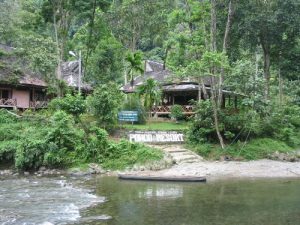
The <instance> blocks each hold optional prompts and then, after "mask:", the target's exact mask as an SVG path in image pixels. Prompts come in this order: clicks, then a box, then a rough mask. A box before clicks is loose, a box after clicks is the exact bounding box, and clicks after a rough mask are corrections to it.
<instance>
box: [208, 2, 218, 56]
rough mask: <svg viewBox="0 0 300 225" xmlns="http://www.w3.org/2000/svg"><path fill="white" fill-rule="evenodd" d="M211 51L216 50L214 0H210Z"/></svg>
mask: <svg viewBox="0 0 300 225" xmlns="http://www.w3.org/2000/svg"><path fill="white" fill-rule="evenodd" d="M210 32H211V51H212V52H216V51H217V15H216V0H211V24H210Z"/></svg>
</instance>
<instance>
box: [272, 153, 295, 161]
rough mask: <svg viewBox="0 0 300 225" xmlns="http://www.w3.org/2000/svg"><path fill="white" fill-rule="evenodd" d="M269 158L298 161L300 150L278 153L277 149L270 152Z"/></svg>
mask: <svg viewBox="0 0 300 225" xmlns="http://www.w3.org/2000/svg"><path fill="white" fill-rule="evenodd" d="M268 158H269V159H272V160H277V161H286V162H300V152H290V153H280V152H278V151H276V152H274V153H272V154H270V155H269V156H268Z"/></svg>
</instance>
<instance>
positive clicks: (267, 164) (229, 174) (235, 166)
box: [134, 146, 300, 179]
mask: <svg viewBox="0 0 300 225" xmlns="http://www.w3.org/2000/svg"><path fill="white" fill-rule="evenodd" d="M159 148H160V149H162V150H163V151H165V152H166V153H167V154H170V155H171V157H172V158H173V159H174V161H175V163H176V164H175V165H173V166H172V167H171V168H169V169H164V170H160V171H142V172H134V173H135V174H139V175H149V176H204V177H206V178H207V179H226V178H300V162H282V161H273V160H268V159H263V160H256V161H248V162H237V161H206V160H204V159H202V158H201V157H199V156H197V155H196V154H195V153H193V152H191V151H189V150H187V149H185V148H184V147H183V146H165V147H162V146H161V147H159Z"/></svg>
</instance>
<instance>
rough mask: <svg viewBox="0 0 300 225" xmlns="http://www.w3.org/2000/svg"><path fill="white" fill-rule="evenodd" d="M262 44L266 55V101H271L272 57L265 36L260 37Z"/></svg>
mask: <svg viewBox="0 0 300 225" xmlns="http://www.w3.org/2000/svg"><path fill="white" fill-rule="evenodd" d="M260 43H261V46H262V49H263V55H264V78H265V82H266V83H265V100H268V99H269V95H270V67H271V55H270V46H269V44H268V43H266V42H265V41H264V38H263V35H260Z"/></svg>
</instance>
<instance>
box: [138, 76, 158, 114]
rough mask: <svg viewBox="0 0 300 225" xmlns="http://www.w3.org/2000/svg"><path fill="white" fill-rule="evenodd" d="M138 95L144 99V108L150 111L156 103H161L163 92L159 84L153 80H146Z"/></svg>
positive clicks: (139, 88)
mask: <svg viewBox="0 0 300 225" xmlns="http://www.w3.org/2000/svg"><path fill="white" fill-rule="evenodd" d="M137 93H138V95H139V96H140V97H143V100H144V107H145V109H147V110H148V111H150V115H151V108H152V107H153V105H154V103H158V102H160V101H161V90H160V88H159V85H158V82H157V81H156V80H154V79H153V78H149V79H148V80H146V82H145V83H144V84H142V85H141V86H139V87H138V92H137Z"/></svg>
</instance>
